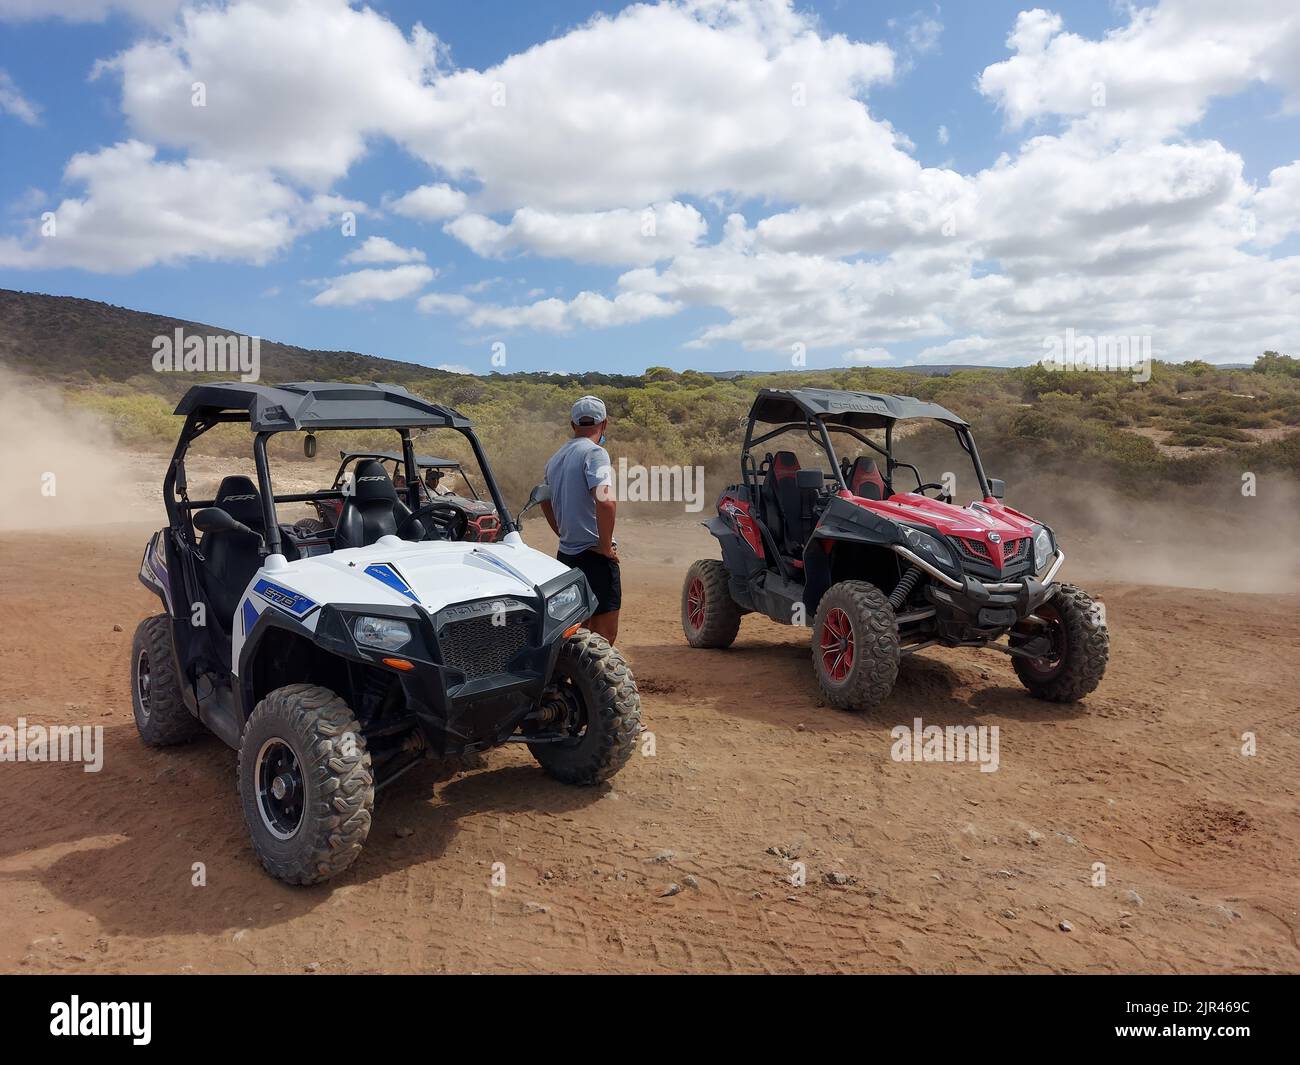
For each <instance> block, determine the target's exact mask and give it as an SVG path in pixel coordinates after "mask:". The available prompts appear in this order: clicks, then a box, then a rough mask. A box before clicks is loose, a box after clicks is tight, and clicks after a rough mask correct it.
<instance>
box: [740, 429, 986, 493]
mask: <svg viewBox="0 0 1300 1065" xmlns="http://www.w3.org/2000/svg"><path fill="white" fill-rule="evenodd" d="M833 417H834V416H833V415H812V414H809V415H805V416H804V419H803V421H790V422H783V423H781V424H780V425H778V426H777V427H776V428H775V429H772V430H770V431H768V432H766V433H763V434H762V435H761V436H755V435H754V426H755V424H756V422H757V419H756V418H754V417H753V416H752V415H751V416H750V418H749V421H748V424H747V425H746V427H745V443H744V444H743V445H742V447H741V451H740V478H741V481H742V483H743V484H744V485H745V488H746V489H747V490H748V491H749V493H750V498H757V491H758V463H756V462H755V461H754V457H753V455H752V453H751V452H752V450H753V449H754V448H755V447H757V446H758V445H759V444H763V443H766V442H767V441H768V440H771V439H773V438H774V437H778V436H782V435H784V434H785V433H791V432H800V431H802V432H804V433H807V435H808V438H809V439H810V440H812V441H813V443H815V444H820V446H821V448H822V450H823V451H825V452H826V457H827V458H828V459H829V460H830V463H831V469H832V470H833V471H834V475H835V479H836V481H838V482H839V486H840V488H841V489H842V490H844V491H846V492H847V491H849V490H850V489H849V486H848V484H847V483H846V482H845V480H844V469H843V467H842V466H841V464H840V459H839V456H838V455H836V453H835V446H834V444H833V443H832V442H831V433H832V432H836V433H846V434H847V435H849V436H851V437H853V438H854V439H855V440H857V441H858V442H859V443H862V444H865V445H866V446H867V447H869V448H871V450H872V451H874V452H876V453H877V454H878V455H880V456H882V457H883V458H884V460H885V471H884V474H883V478H884V481H885V485H886V486H887V487H888V488H889V491H890V492H891V493H892V492H893V490H894V471H895V470H896V469H899V468H903V469H909V470H911V471H912V473H913V474H915V475H916V483H917V485H918V487H919V486H920V485H921V484H922V483H923V482H922V481H921V471H920V470H918V469H917V468H916V467H915V466H913V465H912V463H910V462H899V461H898V460H897V459H895V458H894V425H895V423H896V422H897V421H898V420H899V419H896V418H891V419H888V420H886V421H885V424H884V429H885V446H884V447H881V446H880V445H879V444H877V443H876V442H875V441H874V440H872V439H870V438H869V437H867V436H866V435H865V434H863V433H862V432H861V431H860V430H858V429H855V428H854V427H853V426H851V425H844V424H843V423H840V422H836V421H834V420H832V419H833ZM925 420H926V421H940V419H938V418H927V419H925ZM814 422H815V423H816V430H814V426H813V423H814ZM945 424H946V423H945ZM950 428H951V429H952V430H953V432H954V433H956V434H957V442H958V443H959V444H960V445H961V447H962V450H963V451H965V452H966V454H967V455H969V456H970V459H971V464H972V465H973V466H974V467H975V477H976V480H978V482H979V488H980V493H981V497H982V498H984V499H989V498H991V497H992V494H993V493H992V491H991V489H990V487H989V482H988V478H987V477H986V476H985V474H984V466H983V464H982V463H981V462H980V455H979V449H978V448H976V446H975V438H974V437H973V436H972V435H971V431H970V427H969V426H966V425H952V426H950Z"/></svg>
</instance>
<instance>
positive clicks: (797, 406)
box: [749, 388, 967, 429]
mask: <svg viewBox="0 0 1300 1065" xmlns="http://www.w3.org/2000/svg"><path fill="white" fill-rule="evenodd" d="M749 414H750V417H751V418H753V419H754V420H755V421H758V422H770V423H774V424H778V425H779V424H781V423H783V422H801V421H803V420H804V419H805V418H824V419H826V420H827V421H829V422H832V423H838V424H840V425H849V426H852V427H853V428H854V429H882V428H884V427H885V426H886V425H888V424H889V423H891V422H896V421H902V420H904V419H906V418H934V419H936V420H937V421H941V422H945V423H946V424H948V425H952V426H964V425H966V424H967V422H966V421H965V420H964V419H962V418H959V417H957V415H955V414H953V412H952V411H950V410H948V408H947V407H941V406H939V404H937V403H928V402H926V401H925V400H923V399H916V398H915V397H913V396H890V395H886V394H884V393H882V392H846V391H842V390H840V389H833V388H764V389H761V390H760V391H759V393H758V396H757V397H756V398H755V399H754V405H753V407H751V408H750V412H749Z"/></svg>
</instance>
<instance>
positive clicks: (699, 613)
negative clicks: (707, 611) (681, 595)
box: [686, 577, 704, 629]
mask: <svg viewBox="0 0 1300 1065" xmlns="http://www.w3.org/2000/svg"><path fill="white" fill-rule="evenodd" d="M686 617H687V619H688V620H689V621H690V623H691V628H693V629H700V628H703V626H704V582H703V581H702V580H700V578H699V577H696V578H695V579H694V580H693V581H691V585H690V587H689V588H687V589H686Z"/></svg>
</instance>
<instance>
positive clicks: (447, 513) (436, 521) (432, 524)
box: [396, 499, 469, 540]
mask: <svg viewBox="0 0 1300 1065" xmlns="http://www.w3.org/2000/svg"><path fill="white" fill-rule="evenodd" d="M416 522H421V525H420V530H421V535H420V537H419V539H420V540H459V539H460V538H461V537H463V536H464V535H465V530H466V528H468V527H469V515H468V514H467V513H465V511H464V510H463V509H462V508H460V507H458V506H457V505H456V504H455V503H448V502H446V501H445V500H441V499H440V500H438V501H436V502H434V503H426V504H425V505H424V506H422V507H417V508H416V509H415V510H413V511H411V513H409V514H408V515H406V517H404V518H403V519H402V520H401V521H399V522H398V523H397V532H396V536H397V538H398V539H399V540H404V539H406V537H405V536H403V535H402V534H403V533H405V532H406V531H407V529H408V528H410V527H411V526H412V525H414V524H415V523H416ZM435 532H437V533H439V534H440V535H438V536H434V535H432V534H433V533H435Z"/></svg>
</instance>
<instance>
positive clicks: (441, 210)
mask: <svg viewBox="0 0 1300 1065" xmlns="http://www.w3.org/2000/svg"><path fill="white" fill-rule="evenodd" d="M468 204H469V197H468V196H466V195H465V194H464V193H463V192H461V191H460V190H459V189H453V188H452V187H451V186H450V185H448V184H446V183H445V182H438V183H437V184H433V185H421V186H420V187H419V188H418V189H412V190H411V191H410V192H408V193H406V194H405V195H403V196H399V197H397V199H395V200H391V201H387V202H385V204H384V206H385V207H387V208H389V209H390V210H393V211H396V212H397V213H398V214H400V215H405V216H406V217H407V218H417V219H419V220H420V221H422V222H435V221H438V220H439V219H442V218H452V217H454V216H455V215H458V214H461V213H462V212H464V210H465V208H466V207H467V206H468Z"/></svg>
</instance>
